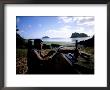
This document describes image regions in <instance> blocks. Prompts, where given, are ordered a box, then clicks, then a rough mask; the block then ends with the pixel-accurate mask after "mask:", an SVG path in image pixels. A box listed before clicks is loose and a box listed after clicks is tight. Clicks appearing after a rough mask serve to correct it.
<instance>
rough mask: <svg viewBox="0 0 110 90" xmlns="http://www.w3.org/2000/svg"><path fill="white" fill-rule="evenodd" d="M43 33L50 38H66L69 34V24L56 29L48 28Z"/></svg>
mask: <svg viewBox="0 0 110 90" xmlns="http://www.w3.org/2000/svg"><path fill="white" fill-rule="evenodd" d="M45 35H47V36H49V37H51V38H56V37H57V38H67V37H70V36H71V29H70V27H69V26H64V27H62V28H59V29H57V30H55V29H49V30H47V31H46V32H45Z"/></svg>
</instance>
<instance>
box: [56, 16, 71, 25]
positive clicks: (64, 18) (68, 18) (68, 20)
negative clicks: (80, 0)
mask: <svg viewBox="0 0 110 90" xmlns="http://www.w3.org/2000/svg"><path fill="white" fill-rule="evenodd" d="M58 20H59V21H58V23H61V22H64V23H69V22H72V17H67V16H62V17H58Z"/></svg>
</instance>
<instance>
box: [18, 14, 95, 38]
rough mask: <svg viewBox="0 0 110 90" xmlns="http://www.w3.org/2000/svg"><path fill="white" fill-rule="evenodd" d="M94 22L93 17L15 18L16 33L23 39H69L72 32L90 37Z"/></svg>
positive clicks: (92, 32)
mask: <svg viewBox="0 0 110 90" xmlns="http://www.w3.org/2000/svg"><path fill="white" fill-rule="evenodd" d="M94 22H95V20H94V16H16V28H18V29H19V31H18V32H17V33H19V34H20V35H21V36H22V37H23V38H25V39H35V38H42V37H44V36H48V37H50V38H69V37H71V34H72V33H74V32H78V33H86V34H88V35H89V36H92V35H94Z"/></svg>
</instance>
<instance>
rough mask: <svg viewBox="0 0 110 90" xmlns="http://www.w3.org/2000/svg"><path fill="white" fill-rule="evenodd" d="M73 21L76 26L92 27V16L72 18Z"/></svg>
mask: <svg viewBox="0 0 110 90" xmlns="http://www.w3.org/2000/svg"><path fill="white" fill-rule="evenodd" d="M73 21H74V22H75V24H76V25H93V24H94V17H93V16H88V17H86V16H83V17H73Z"/></svg>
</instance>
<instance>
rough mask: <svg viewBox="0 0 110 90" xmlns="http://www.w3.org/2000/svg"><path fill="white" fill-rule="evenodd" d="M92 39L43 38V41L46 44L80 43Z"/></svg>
mask: <svg viewBox="0 0 110 90" xmlns="http://www.w3.org/2000/svg"><path fill="white" fill-rule="evenodd" d="M89 38H91V37H82V38H42V41H44V42H45V41H46V42H68V43H75V41H76V40H78V42H80V41H83V40H87V39H89Z"/></svg>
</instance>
